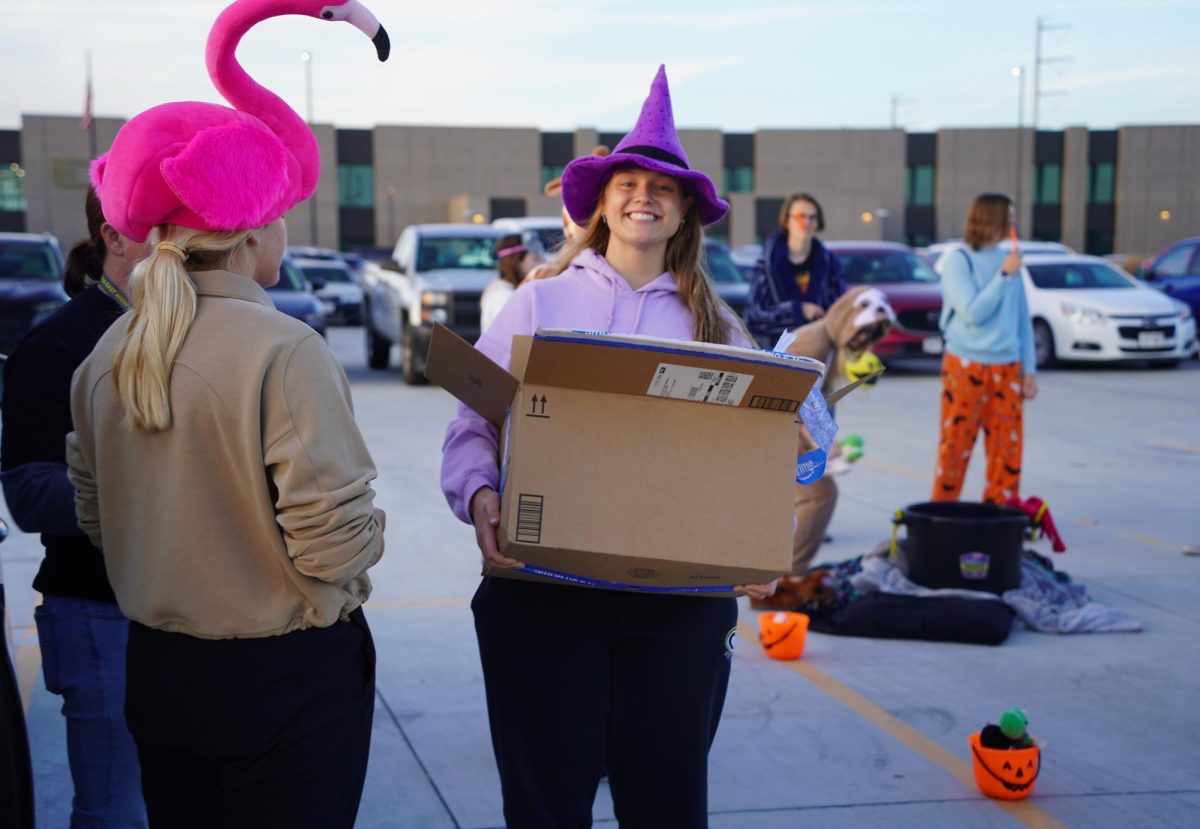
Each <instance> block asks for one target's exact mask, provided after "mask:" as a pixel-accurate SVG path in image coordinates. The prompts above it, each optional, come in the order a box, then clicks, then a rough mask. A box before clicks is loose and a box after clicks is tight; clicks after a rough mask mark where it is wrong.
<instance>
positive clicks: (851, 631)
mask: <svg viewBox="0 0 1200 829" xmlns="http://www.w3.org/2000/svg"><path fill="white" fill-rule="evenodd" d="M1014 615H1015V614H1014V611H1013V609H1012V608H1011V607H1009V606H1008V605H1006V604H1005V603H1004V602H1001V601H992V600H990V599H962V598H957V597H954V596H946V597H940V596H939V597H934V598H922V597H920V596H900V595H896V594H893V593H869V594H867V595H865V596H863V597H862V598H861V599H858V600H857V601H855V602H852V603H851V604H848V605H846V606H845V607H843V608H841V609H840V610H837V611H835V612H834V613H832V614H830V615H829V616H825V617H821V618H813V620H812V625H811V626H812V630H815V631H819V632H821V633H831V634H834V635H837V636H869V637H872V638H875V639H920V640H924V641H929V642H963V643H966V644H972V645H999V644H1000V643H1002V642H1003V641H1004V640H1005V639H1007V638H1008V632H1009V631H1010V630H1012V624H1013V616H1014Z"/></svg>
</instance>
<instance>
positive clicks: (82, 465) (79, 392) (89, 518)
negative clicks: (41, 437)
mask: <svg viewBox="0 0 1200 829" xmlns="http://www.w3.org/2000/svg"><path fill="white" fill-rule="evenodd" d="M90 409H91V389H90V384H88V383H85V382H77V383H76V385H74V386H73V388H72V390H71V412H72V414H73V415H74V419H76V422H77V423H78V426H77V427H76V431H74V432H71V433H70V434H67V437H66V456H67V477H68V479H70V480H71V486H73V487H74V507H76V523H77V524H78V525H79V529H82V530H83V531H84V534H85V535H86V536H88V539H89V540H90V541H91V543H92V545H94V546H95V547H96V548H98V549H103V548H104V543H103V539H102V537H101V531H100V494H98V492H97V491H96V476H95V474H92V452H94V450H95V445H94V443H92V439H91V434H92V433H91V419H90V417H89V410H90Z"/></svg>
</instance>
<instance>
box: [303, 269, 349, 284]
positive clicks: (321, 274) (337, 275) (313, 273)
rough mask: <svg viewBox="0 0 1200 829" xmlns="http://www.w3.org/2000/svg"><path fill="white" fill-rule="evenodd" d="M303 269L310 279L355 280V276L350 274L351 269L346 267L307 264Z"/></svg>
mask: <svg viewBox="0 0 1200 829" xmlns="http://www.w3.org/2000/svg"><path fill="white" fill-rule="evenodd" d="M301 270H303V271H304V275H305V276H307V277H308V279H309V281H310V282H312V281H315V280H317V279H324V280H325V282H326V283H329V282H353V281H354V278H353V277H352V276H351V275H350V271H348V270H346V269H345V268H325V267H322V266H320V265H305V266H304V267H303V268H301Z"/></svg>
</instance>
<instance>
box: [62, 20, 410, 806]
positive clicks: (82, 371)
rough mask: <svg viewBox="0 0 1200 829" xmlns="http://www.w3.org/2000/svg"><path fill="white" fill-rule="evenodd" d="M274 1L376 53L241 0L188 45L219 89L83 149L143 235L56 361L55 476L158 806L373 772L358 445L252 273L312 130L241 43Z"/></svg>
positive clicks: (335, 391)
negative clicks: (121, 305) (65, 424)
mask: <svg viewBox="0 0 1200 829" xmlns="http://www.w3.org/2000/svg"><path fill="white" fill-rule="evenodd" d="M282 14H305V15H309V16H312V17H315V18H317V19H324V20H334V21H337V20H343V21H347V22H350V23H353V24H355V25H356V26H358V27H359V28H360V29H362V30H363V31H364V32H365V33H366V34H367V35H368V36H369V37H371V38H372V39H373V41H374V42H375V45H376V49H377V52H378V54H379V57H380V58H381V59H382V58H385V57H386V55H387V51H388V43H387V35H386V32H385V31H384V30H383V29H382V28H381V27H380V26H379V24H378V22H377V21H376V20H375V18H374V17H373V16H372V15H371V13H370V12H369V11H368V10H367V9H366V8H365V7H364V6H362V5H361V4H360V3H358V2H357V0H349V2H342V3H338V2H332V3H331V2H329V0H324V2H323V3H322V2H313V0H307V2H306V1H305V0H238V2H235V3H233V4H232V5H230V6H229V7H228V8H226V9H225V11H224V12H222V14H221V15H220V17H219V18H218V19H217V22H216V24H215V25H214V27H213V29H212V31H211V33H210V35H209V39H208V49H207V62H208V69H209V74H210V75H211V76H212V79H213V81H214V82H215V84H216V86H217V88H218V89H219V90H220V91H221V93H222V94H223V95H224V96H225V98H226V99H227V100H228V101H230V103H232V104H233V108H229V107H223V106H217V105H214V104H204V103H195V102H180V103H169V104H163V105H161V106H158V107H154V108H152V109H150V110H147V111H146V112H143V113H141V114H140V115H138V116H136V117H135V118H133V119H132V120H130V121H129V122H128V123H127V124H125V126H124V127H122V129H121V131H120V132H119V133H118V134H117V137H116V139H115V140H114V142H113V145H112V148H111V150H110V151H109V152H108V153H107V154H106V155H105V156H103V157H101V158H100V159H97V160H96V161H95V162H94V164H93V166H92V181H93V185H94V187H95V189H96V192H97V194H98V195H99V198H100V204H101V207H102V209H103V213H104V217H105V220H106V221H107V223H108V224H110V225H112V226H113V227H114V228H115V229H116V230H117V231H118V232H120V233H121V234H123V235H124V236H127V237H129V238H131V239H133V240H135V241H137V242H142V241H146V242H148V244H149V245H150V251H149V255H148V257H147V258H146V259H144V260H143V261H142V262H141V263H139V264H138V265H137V266H136V268H135V269H134V271H133V275H132V279H131V283H130V296H129V300H130V302H131V304H132V308H131V310H130V311H129V312H127V313H126V314H124V315H123V316H121V318H120V319H118V320H117V321H115V322H114V323H113V324H112V325H111V327H109V329H108V330H107V331H106V332H105V333H104V335H103V336H101V337H100V339H99V342H98V343H97V344H96V347H95V350H94V351H93V352H92V353H91V355H90V356H89V357H88V358H87V359H86V360H85V361H84V362H83V364H82V365H81V366H80V368H79V370H78V371H77V372H76V374H75V379H74V382H73V384H72V387H71V415H72V421H73V423H74V432H72V433H71V434H70V435H68V437H67V464H68V475H69V478H70V481H71V483H72V484H73V485H74V488H75V511H76V515H77V518H78V523H79V526H80V528H81V529H82V530H83V531H84V532H85V533H86V534H87V535H88V537H89V538H90V540H91V542H92V543H93V544H94V545H95V546H96V547H99V548H100V549H101V550H102V551H103V556H104V564H105V568H106V570H107V574H108V577H109V580H110V581H111V584H112V590H113V593H114V594H115V597H116V600H117V603H118V604H119V606H120V609H121V611H122V612H123V613H124V615H125V616H127V617H128V618H129V619H130V624H129V634H128V647H127V666H126V678H127V681H126V698H125V711H126V718H127V722H128V726H129V731H130V733H131V734H132V735H133V739H134V742H135V743H136V745H137V751H138V757H139V759H140V761H141V777H142V792H143V796H144V798H145V803H146V812H147V816H148V818H149V821H150V825H151V826H154V827H170V829H179V828H180V827H219V826H255V827H273V826H278V827H285V826H286V827H313V829H317V828H318V827H319V828H320V829H329V828H330V827H344V829H350V827H352V826H353V824H354V819H355V816H356V814H357V811H358V803H359V799H360V796H361V792H362V785H363V780H364V777H365V774H366V763H367V753H368V749H369V745H370V735H371V722H372V715H373V710H374V668H375V651H374V646H373V644H372V641H371V633H370V630H369V629H368V627H367V623H366V619H365V618H364V617H363V613H362V610H361V607H360V605H361V604H362V603H363V602H364V601H365V600H366V598H367V597H368V595H369V594H370V590H371V583H370V580H369V579H368V577H367V574H366V571H367V569H368V568H369V567H371V566H372V565H373V564H374V563H375V562H376V561H377V560H378V559H379V557H380V556H381V555H382V553H383V529H384V515H383V512H382V511H381V510H379V509H376V508H374V507H373V500H374V493H373V491H372V489H371V486H370V481H371V480H372V479H373V478H374V477H375V467H374V464H373V462H372V460H371V457H370V455H369V454H368V452H367V449H366V446H365V444H364V442H363V439H362V436H361V435H360V433H359V431H358V428H357V426H356V424H355V421H354V413H353V409H352V406H351V401H350V393H349V384H348V382H347V380H346V377H345V374H344V373H343V372H342V369H341V367H340V366H339V365H338V363H337V361H336V360H335V359H334V358H333V356H332V354H330V352H329V349H328V347H327V346H326V345H325V341H324V340H323V339H322V338H321V337H320V336H319V335H317V334H316V333H315V332H313V331H312V330H311V329H310V328H309V327H308V326H306V325H304V324H303V323H301V322H298V321H296V320H293V319H291V318H290V317H287V316H284V315H283V314H280V313H279V312H278V311H276V310H275V309H274V307H273V305H272V303H271V300H270V298H269V297H268V296H267V293H266V291H265V290H264V288H265V287H267V286H270V285H272V284H274V282H275V281H276V280H278V278H279V267H280V260H281V259H282V257H283V253H284V250H285V248H286V245H287V229H286V227H285V225H284V222H283V218H282V217H283V215H284V213H285V212H287V211H288V210H289V209H291V208H292V207H293V206H294V205H295V204H296V203H297V202H299V201H300V200H302V199H305V198H307V197H308V196H309V195H311V193H312V192H313V189H314V188H315V187H316V183H317V179H318V176H319V173H320V169H319V155H318V153H317V144H316V140H315V138H314V137H313V135H312V132H311V131H310V130H309V129H308V127H307V126H306V125H305V124H304V122H303V121H301V120H300V118H299V117H298V116H297V115H296V114H295V113H294V112H293V111H292V110H291V109H290V108H289V107H288V106H287V105H286V104H284V102H283V101H282V100H280V99H279V98H278V97H277V96H276V95H274V94H273V93H271V92H269V91H268V90H266V89H264V88H263V87H262V86H260V85H258V84H256V83H255V82H254V81H253V80H251V78H250V77H249V75H247V74H246V72H245V71H243V70H242V68H241V67H240V66H239V65H238V63H237V61H236V59H235V58H234V52H235V50H236V48H237V44H238V41H239V40H240V38H241V37H242V35H243V34H244V33H245V32H246V31H247V30H248V29H249V28H250V27H251V26H253V25H255V24H256V23H259V22H261V21H263V20H266V19H268V18H270V17H275V16H278V15H282Z"/></svg>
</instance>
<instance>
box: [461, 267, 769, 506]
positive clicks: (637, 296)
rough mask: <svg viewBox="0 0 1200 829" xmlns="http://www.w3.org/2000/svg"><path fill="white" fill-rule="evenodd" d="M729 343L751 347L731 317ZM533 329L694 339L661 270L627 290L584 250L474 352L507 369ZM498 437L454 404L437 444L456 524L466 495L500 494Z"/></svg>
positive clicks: (504, 317) (537, 286)
mask: <svg viewBox="0 0 1200 829" xmlns="http://www.w3.org/2000/svg"><path fill="white" fill-rule="evenodd" d="M725 316H726V318H727V319H728V320H729V321H730V323H731V328H730V330H731V335H730V344H731V345H738V346H743V347H746V348H753V347H754V346H753V344H752V343H751V342H750V341H749V340H748V339H746V336H745V334H743V333H742V328H741V326H740V325H738V324H737V322H736V321H735V320H734V317H733V316H732V314H729V313H728V312H725ZM539 328H577V329H582V330H585V331H607V332H609V333H613V334H649V335H651V336H655V337H670V338H672V339H677V340H690V339H692V314H691V312H690V311H689V310H688V309H687V306H685V305H684V304H683V301H682V300H681V299H680V298H679V289H678V287H677V286H676V284H675V277H674V276H672V275H671V273H670V272H665V273H662V274H660V275H659V276H657V277H655V278H654V279H653V280H651V281H650V282H649V283H647V284H646V285H644V286H643V287H641V288H639V289H638V290H636V291H635V290H633V289H632V288H630V287H629V283H628V282H626V281H625V278H624V277H623V276H621V275H620V274H619V273H617V272H616V271H615V270H613V269H612V266H611V265H609V264H608V262H607V260H605V258H604V257H603V256H601V255H600V254H598V253H596V252H595V251H594V250H591V249H587V250H584V251H583V252H582V253H580V254H579V255H578V256H577V257H575V260H574V261H573V262H571V265H570V267H568V268H567V269H566V270H565V271H563V272H562V274H561V275H559V276H556V277H553V278H550V279H541V280H537V281H535V282H531V283H529V284H527V285H524V286H522V287H521V288H520V289H519V290H518V291H517V292H516V293H515V294H513V296H512V299H510V300H509V301H508V304H506V305H505V306H504V309H503V310H502V311H501V312H500V315H499V316H498V317H496V320H495V322H493V323H492V326H491V327H490V328H489V329H488V330H487V331H486V332H485V333H484V335H483V336H482V337H480V338H479V342H477V343H476V344H475V347H476V348H478V349H479V350H480V351H482V352H483V353H484V354H486V355H487V356H488V357H490V358H492V359H493V360H495V361H496V362H497V363H499V364H500V365H501V366H503V367H504V368H506V369H507V368H508V366H509V361H510V359H511V357H512V338H513V336H514V335H517V334H532V333H534V332H535V331H536V330H537V329H539ZM499 445H500V441H499V433H498V431H497V429H496V427H495V426H493V425H492V424H490V423H488V422H487V421H486V420H484V419H483V418H482V417H481V416H480V415H478V414H477V413H476V412H474V411H473V410H472V409H469V408H467V407H466V406H464V405H463V404H461V403H460V404H459V405H458V415H457V416H456V417H455V418H454V419H453V420H452V421H450V426H449V428H448V429H446V441H445V443H444V444H443V445H442V491H443V492H444V493H445V494H446V500H447V501H448V502H449V503H450V508H451V509H452V510H454V514H455V515H457V516H458V518H459V520H460V521H465V522H466V523H468V524H470V523H471V516H470V508H471V496H472V495H474V494H475V492H476V491H477V490H478V489H479V488H480V487H484V486H490V487H492V488H493V489H498V488H499V482H500V469H499V461H498V460H497V456H498V452H499Z"/></svg>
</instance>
